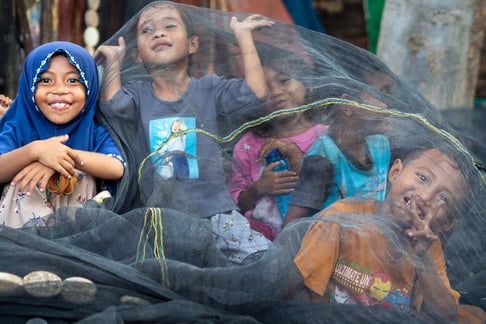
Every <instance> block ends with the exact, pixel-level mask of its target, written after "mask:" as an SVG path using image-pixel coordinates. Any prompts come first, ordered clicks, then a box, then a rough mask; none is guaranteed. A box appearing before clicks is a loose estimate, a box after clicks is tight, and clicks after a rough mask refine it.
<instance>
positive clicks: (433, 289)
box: [416, 252, 458, 320]
mask: <svg viewBox="0 0 486 324" xmlns="http://www.w3.org/2000/svg"><path fill="white" fill-rule="evenodd" d="M419 261H421V262H418V266H417V281H416V287H420V291H421V292H422V294H423V300H424V301H423V305H422V309H421V312H424V313H425V314H427V315H428V316H430V317H432V318H434V319H436V320H443V319H444V318H447V319H451V320H455V319H456V318H457V316H458V313H457V301H456V299H455V298H454V296H452V294H451V290H450V289H449V287H447V286H446V284H445V282H444V278H443V277H442V276H441V274H440V272H439V271H438V269H437V266H436V264H435V263H434V260H433V258H432V257H431V254H430V253H428V252H427V253H423V254H422V255H421V256H420V257H419ZM444 275H445V273H444Z"/></svg>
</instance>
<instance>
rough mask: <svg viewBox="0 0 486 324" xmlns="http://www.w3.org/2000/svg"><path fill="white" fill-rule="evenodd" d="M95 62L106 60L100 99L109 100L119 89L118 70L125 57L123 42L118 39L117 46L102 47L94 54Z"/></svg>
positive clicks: (119, 78)
mask: <svg viewBox="0 0 486 324" xmlns="http://www.w3.org/2000/svg"><path fill="white" fill-rule="evenodd" d="M94 57H95V59H96V60H97V61H102V60H103V57H104V58H105V59H106V68H107V71H106V72H105V73H106V76H105V77H104V83H103V84H102V85H101V91H100V99H104V100H110V99H111V98H113V96H114V95H115V94H116V93H117V92H118V91H119V90H120V88H121V77H120V69H121V64H122V62H123V59H124V57H125V40H124V39H123V37H120V38H119V39H118V46H111V45H102V46H100V47H98V49H97V50H96V52H95V53H94Z"/></svg>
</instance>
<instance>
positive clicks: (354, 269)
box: [331, 259, 411, 311]
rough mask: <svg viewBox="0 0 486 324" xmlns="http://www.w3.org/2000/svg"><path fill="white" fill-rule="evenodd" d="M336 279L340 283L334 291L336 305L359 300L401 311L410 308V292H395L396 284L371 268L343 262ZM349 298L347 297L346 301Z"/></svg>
mask: <svg viewBox="0 0 486 324" xmlns="http://www.w3.org/2000/svg"><path fill="white" fill-rule="evenodd" d="M332 278H333V279H334V281H335V282H336V287H335V290H334V291H333V292H331V299H332V302H335V303H346V304H350V303H353V300H354V299H355V300H356V301H358V302H359V303H360V304H361V305H364V306H372V305H377V304H379V305H381V306H383V307H385V308H387V309H394V310H398V311H406V310H408V309H409V308H410V302H411V296H410V289H409V288H407V287H403V288H401V289H395V290H392V286H393V283H392V281H391V279H390V277H389V276H388V275H387V274H384V273H374V274H372V273H370V271H369V270H368V269H364V268H362V267H360V266H359V265H357V264H355V263H353V262H346V261H344V260H342V259H340V260H339V261H338V263H337V264H336V267H335V268H334V273H333V275H332ZM343 290H347V292H344V291H343ZM346 295H347V298H343V297H344V296H346ZM352 296H354V298H353V297H352Z"/></svg>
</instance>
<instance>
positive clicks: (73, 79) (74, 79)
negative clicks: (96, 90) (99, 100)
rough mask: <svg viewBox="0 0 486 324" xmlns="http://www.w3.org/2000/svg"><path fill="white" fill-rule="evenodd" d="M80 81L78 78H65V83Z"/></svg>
mask: <svg viewBox="0 0 486 324" xmlns="http://www.w3.org/2000/svg"><path fill="white" fill-rule="evenodd" d="M80 82H81V81H79V79H76V78H70V79H68V80H67V83H69V84H75V83H80Z"/></svg>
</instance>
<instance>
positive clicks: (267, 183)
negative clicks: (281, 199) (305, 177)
mask: <svg viewBox="0 0 486 324" xmlns="http://www.w3.org/2000/svg"><path fill="white" fill-rule="evenodd" d="M278 163H279V162H273V163H270V164H269V165H267V166H266V167H265V168H264V169H263V173H262V176H261V177H260V179H258V180H257V181H256V182H255V183H254V186H255V188H256V190H257V193H258V195H282V194H288V193H291V192H293V191H294V187H295V185H296V184H297V180H299V177H298V176H297V174H296V173H295V172H293V171H277V172H275V171H272V169H273V168H274V167H276V166H277V165H278Z"/></svg>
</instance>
